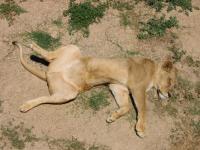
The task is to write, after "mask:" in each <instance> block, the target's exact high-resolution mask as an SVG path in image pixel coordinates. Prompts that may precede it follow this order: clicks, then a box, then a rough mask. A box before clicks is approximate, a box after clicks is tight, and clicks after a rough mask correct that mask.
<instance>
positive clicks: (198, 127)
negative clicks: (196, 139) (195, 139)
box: [191, 120, 200, 136]
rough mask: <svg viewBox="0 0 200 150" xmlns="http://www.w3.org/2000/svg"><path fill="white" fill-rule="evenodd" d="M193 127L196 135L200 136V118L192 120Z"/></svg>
mask: <svg viewBox="0 0 200 150" xmlns="http://www.w3.org/2000/svg"><path fill="white" fill-rule="evenodd" d="M191 125H192V127H193V132H194V134H195V135H196V136H200V120H199V121H196V122H195V121H192V123H191Z"/></svg>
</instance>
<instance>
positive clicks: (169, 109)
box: [164, 104, 178, 117]
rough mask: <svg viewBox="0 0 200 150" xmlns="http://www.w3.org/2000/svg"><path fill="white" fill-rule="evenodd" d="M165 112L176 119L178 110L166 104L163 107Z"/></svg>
mask: <svg viewBox="0 0 200 150" xmlns="http://www.w3.org/2000/svg"><path fill="white" fill-rule="evenodd" d="M164 109H165V111H167V113H168V114H169V115H170V116H173V117H176V116H177V113H178V110H177V109H176V108H175V107H173V106H172V105H171V104H167V105H166V106H165V107H164Z"/></svg>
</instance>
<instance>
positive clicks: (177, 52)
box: [168, 45, 186, 63]
mask: <svg viewBox="0 0 200 150" xmlns="http://www.w3.org/2000/svg"><path fill="white" fill-rule="evenodd" d="M168 50H169V51H170V52H172V54H173V56H172V58H173V59H174V63H175V62H179V61H181V58H182V57H183V55H185V53H186V52H185V51H184V50H182V49H180V48H177V47H176V46H174V45H173V46H172V47H169V48H168Z"/></svg>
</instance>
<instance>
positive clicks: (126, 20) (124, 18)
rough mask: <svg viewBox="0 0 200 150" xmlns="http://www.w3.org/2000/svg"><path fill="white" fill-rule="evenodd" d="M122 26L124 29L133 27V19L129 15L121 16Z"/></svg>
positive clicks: (122, 14) (123, 14)
mask: <svg viewBox="0 0 200 150" xmlns="http://www.w3.org/2000/svg"><path fill="white" fill-rule="evenodd" d="M120 24H121V25H123V26H124V27H127V26H130V25H131V19H130V16H129V15H127V13H121V14H120Z"/></svg>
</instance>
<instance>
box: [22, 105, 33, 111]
mask: <svg viewBox="0 0 200 150" xmlns="http://www.w3.org/2000/svg"><path fill="white" fill-rule="evenodd" d="M31 108H32V106H31V105H30V104H28V103H25V104H23V105H22V106H20V111H21V112H27V111H29V110H30V109H31Z"/></svg>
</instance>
